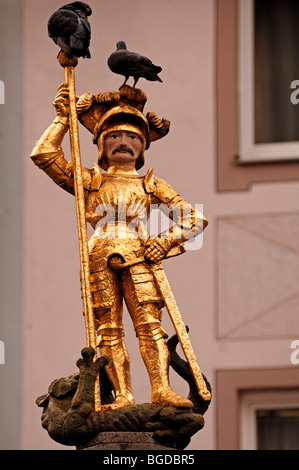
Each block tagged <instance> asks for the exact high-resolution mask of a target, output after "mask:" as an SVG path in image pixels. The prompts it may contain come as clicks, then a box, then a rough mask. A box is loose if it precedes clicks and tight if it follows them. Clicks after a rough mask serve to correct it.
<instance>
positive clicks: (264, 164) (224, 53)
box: [215, 0, 299, 192]
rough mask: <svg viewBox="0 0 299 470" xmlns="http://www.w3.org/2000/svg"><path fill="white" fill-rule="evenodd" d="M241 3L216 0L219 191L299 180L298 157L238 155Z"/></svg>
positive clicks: (216, 99)
mask: <svg viewBox="0 0 299 470" xmlns="http://www.w3.org/2000/svg"><path fill="white" fill-rule="evenodd" d="M241 1H243V0H241ZM240 3H241V2H240V0H216V5H215V6H216V9H215V35H216V38H215V106H216V115H215V118H216V122H215V126H216V134H215V137H216V147H215V160H216V162H215V170H216V171H215V186H216V190H217V191H218V192H226V191H248V190H249V189H250V187H251V185H252V184H256V183H263V184H264V183H274V182H288V181H298V180H299V165H298V161H295V160H276V161H259V162H257V161H255V162H244V161H243V162H242V161H241V160H240V158H239V155H240V142H239V137H240V131H239V128H240V120H239V112H240V109H239V98H240V97H239V6H240Z"/></svg>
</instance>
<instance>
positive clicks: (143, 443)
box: [76, 432, 176, 450]
mask: <svg viewBox="0 0 299 470" xmlns="http://www.w3.org/2000/svg"><path fill="white" fill-rule="evenodd" d="M76 449H77V450H170V449H176V447H171V446H169V447H166V446H165V445H162V444H159V442H157V441H156V440H155V439H153V437H152V433H150V432H101V433H99V434H98V435H97V436H95V437H94V438H92V439H91V440H90V441H89V442H86V443H84V444H82V445H80V446H77V447H76Z"/></svg>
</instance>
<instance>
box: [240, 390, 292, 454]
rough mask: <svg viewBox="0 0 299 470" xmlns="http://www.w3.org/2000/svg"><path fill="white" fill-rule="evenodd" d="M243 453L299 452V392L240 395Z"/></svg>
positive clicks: (286, 391) (283, 391)
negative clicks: (253, 451) (247, 451)
mask: <svg viewBox="0 0 299 470" xmlns="http://www.w3.org/2000/svg"><path fill="white" fill-rule="evenodd" d="M241 448H242V449H243V450H299V390H297V391H296V390H280V391H279V390H278V391H271V390H270V391H263V392H261V391H259V392H258V391H256V392H245V393H242V394H241Z"/></svg>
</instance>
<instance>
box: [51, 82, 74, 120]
mask: <svg viewBox="0 0 299 470" xmlns="http://www.w3.org/2000/svg"><path fill="white" fill-rule="evenodd" d="M53 106H54V107H55V108H56V113H57V116H59V117H68V116H69V110H70V101H69V89H68V86H67V84H66V83H62V85H60V86H59V87H58V89H57V93H56V96H55V99H54V101H53Z"/></svg>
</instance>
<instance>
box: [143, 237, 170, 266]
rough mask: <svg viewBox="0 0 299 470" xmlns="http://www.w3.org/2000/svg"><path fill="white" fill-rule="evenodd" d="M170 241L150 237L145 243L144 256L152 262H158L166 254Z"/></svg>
mask: <svg viewBox="0 0 299 470" xmlns="http://www.w3.org/2000/svg"><path fill="white" fill-rule="evenodd" d="M170 248H171V243H170V241H169V240H167V239H165V238H150V239H149V240H148V241H147V242H146V245H145V252H144V256H145V258H147V259H148V260H149V261H151V262H153V263H159V262H160V261H162V259H163V258H165V256H166V255H167V253H168V251H169V250H170Z"/></svg>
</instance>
